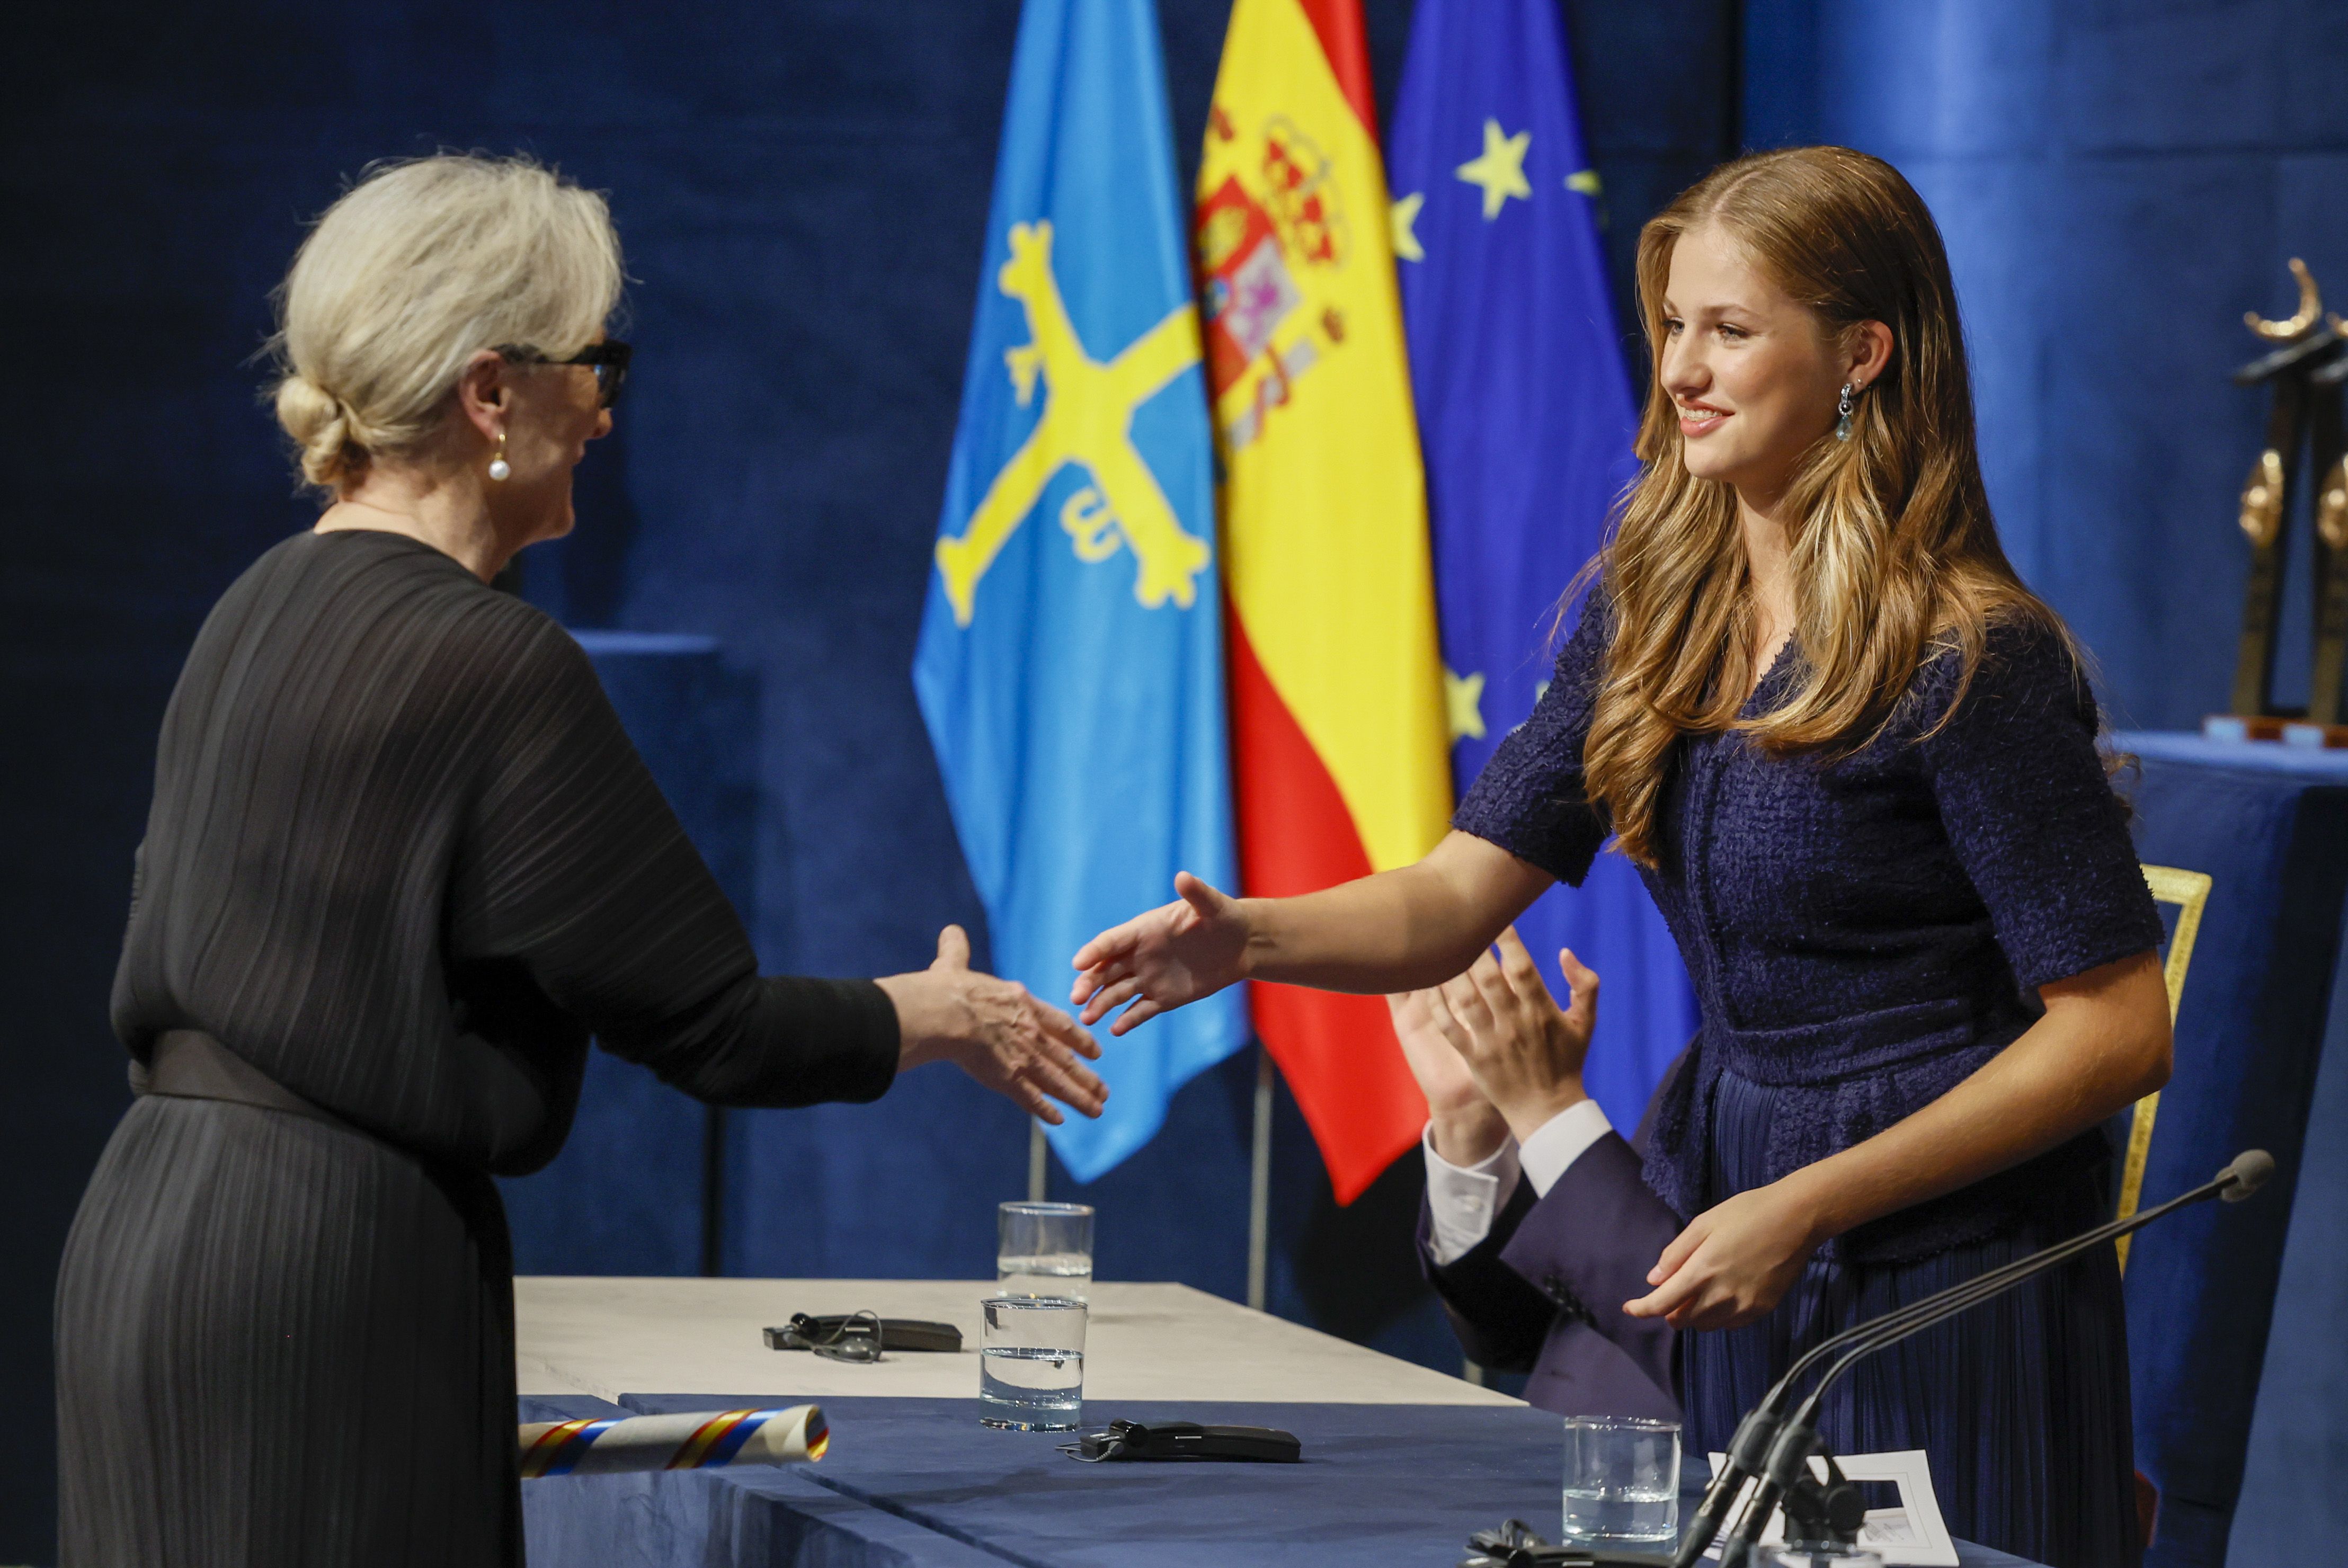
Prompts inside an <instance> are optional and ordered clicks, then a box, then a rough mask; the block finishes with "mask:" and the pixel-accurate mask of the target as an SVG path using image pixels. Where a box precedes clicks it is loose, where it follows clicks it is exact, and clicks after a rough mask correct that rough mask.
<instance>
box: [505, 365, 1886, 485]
mask: <svg viewBox="0 0 2348 1568" xmlns="http://www.w3.org/2000/svg"><path fill="white" fill-rule="evenodd" d="M1858 390H1859V388H1858V387H1856V386H1854V385H1853V384H1851V383H1850V382H1848V381H1846V382H1844V383H1843V384H1842V397H1840V398H1839V399H1838V400H1837V402H1836V403H1835V412H1836V413H1838V414H1839V415H1841V416H1842V418H1838V419H1837V420H1836V421H1835V439H1836V440H1838V441H1848V440H1849V439H1850V416H1851V411H1852V409H1853V408H1854V407H1856V405H1854V404H1853V403H1852V402H1851V397H1852V395H1853V394H1854V393H1856V392H1857V391H1858ZM499 439H501V440H502V439H503V438H502V437H500V438H499ZM489 471H490V472H492V473H495V472H496V471H497V470H496V469H490V470H489Z"/></svg>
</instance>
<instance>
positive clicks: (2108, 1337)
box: [1681, 1072, 2142, 1568]
mask: <svg viewBox="0 0 2348 1568" xmlns="http://www.w3.org/2000/svg"><path fill="white" fill-rule="evenodd" d="M1774 1099H1775V1092H1774V1091H1773V1090H1772V1089H1770V1088H1766V1087H1764V1086H1761V1085H1757V1084H1753V1083H1749V1082H1747V1081H1746V1080H1745V1079H1743V1078H1739V1077H1737V1076H1736V1075H1735V1073H1733V1072H1732V1073H1725V1074H1723V1075H1722V1077H1721V1078H1720V1084H1719V1088H1718V1091H1717V1098H1716V1099H1715V1102H1714V1122H1713V1126H1714V1135H1713V1136H1714V1147H1713V1150H1712V1156H1711V1161H1712V1185H1713V1191H1714V1192H1715V1194H1716V1195H1719V1196H1727V1195H1731V1194H1734V1193H1736V1192H1740V1191H1746V1189H1747V1188H1750V1187H1753V1186H1757V1185H1760V1184H1761V1183H1762V1181H1763V1180H1764V1178H1763V1177H1762V1175H1761V1150H1762V1146H1763V1140H1764V1133H1765V1132H1766V1129H1767V1127H1768V1124H1769V1122H1770V1120H1771V1119H1772V1118H1773V1117H1774V1115H1775V1114H1776V1108H1775V1105H1774ZM2058 1186H2059V1190H2058V1191H2051V1192H2049V1193H2048V1194H2047V1200H2048V1201H2047V1202H2046V1204H2045V1206H2044V1210H2043V1211H2042V1212H2041V1213H2040V1215H2039V1216H2038V1217H2037V1218H2035V1219H2034V1220H2032V1221H2030V1222H2025V1223H2024V1224H2023V1225H2022V1226H2021V1227H2020V1228H2019V1229H2016V1230H2013V1231H2012V1232H2010V1233H2003V1234H2000V1235H1996V1236H1993V1237H1991V1238H1989V1239H1987V1240H1983V1241H1979V1242H1973V1243H1966V1244H1964V1245H1961V1246H1958V1247H1954V1248H1952V1249H1951V1250H1949V1251H1947V1252H1943V1253H1936V1254H1934V1255H1932V1256H1930V1257H1926V1258H1921V1259H1918V1260H1916V1261H1913V1262H1907V1263H1888V1264H1869V1263H1863V1262H1861V1263H1838V1262H1833V1261H1826V1260H1816V1259H1814V1260H1813V1261H1812V1262H1811V1264H1810V1265H1809V1267H1808V1268H1807V1270H1805V1271H1804V1273H1803V1274H1802V1277H1801V1279H1800V1280H1799V1281H1798V1282H1797V1283H1796V1284H1795V1285H1794V1287H1793V1289H1792V1290H1790V1291H1788V1292H1787V1295H1786V1299H1785V1300H1784V1301H1783V1302H1781V1303H1779V1304H1778V1306H1777V1308H1776V1311H1774V1312H1772V1313H1771V1314H1770V1315H1768V1316H1766V1317H1764V1318H1762V1319H1760V1320H1758V1321H1757V1322H1755V1323H1751V1324H1747V1325H1746V1326H1744V1327H1742V1328H1735V1329H1730V1330H1728V1331H1726V1332H1725V1333H1704V1334H1691V1335H1687V1336H1684V1337H1683V1338H1682V1340H1681V1356H1682V1357H1683V1360H1682V1364H1681V1370H1682V1380H1683V1385H1684V1396H1685V1397H1684V1406H1685V1409H1686V1418H1687V1421H1686V1441H1687V1446H1688V1451H1689V1452H1690V1453H1693V1454H1703V1453H1704V1452H1707V1451H1717V1450H1719V1449H1725V1448H1726V1447H1727V1445H1728V1440H1729V1439H1730V1437H1731V1436H1732V1435H1733V1434H1734V1433H1735V1429H1736V1423H1737V1421H1738V1420H1739V1418H1742V1417H1743V1415H1744V1414H1745V1412H1746V1411H1747V1410H1749V1409H1750V1408H1753V1406H1754V1405H1755V1404H1756V1403H1758V1402H1759V1400H1760V1398H1761V1397H1762V1396H1763V1395H1764V1394H1765V1393H1766V1392H1767V1391H1768V1388H1769V1386H1770V1384H1772V1383H1773V1382H1775V1381H1776V1379H1777V1377H1779V1376H1781V1375H1782V1374H1783V1373H1784V1372H1785V1370H1786V1368H1787V1367H1789V1366H1791V1365H1792V1364H1793V1362H1794V1360H1795V1359H1796V1357H1799V1356H1800V1355H1801V1354H1802V1353H1803V1352H1804V1351H1806V1350H1807V1349H1808V1348H1809V1347H1810V1346H1814V1345H1816V1344H1818V1342H1819V1341H1820V1340H1823V1339H1826V1338H1828V1337H1830V1336H1833V1335H1835V1334H1837V1333H1838V1332H1840V1331H1841V1330H1843V1329H1845V1328H1848V1327H1849V1326H1851V1325H1853V1324H1856V1323H1860V1322H1863V1321H1865V1320H1866V1319H1868V1318H1870V1317H1874V1316H1876V1315H1879V1314H1881V1313H1886V1312H1890V1311H1892V1310H1894V1309H1896V1308H1898V1307H1901V1306H1904V1305H1908V1304H1909V1303H1910V1302H1912V1301H1916V1300H1919V1299H1921V1298H1922V1297H1924V1296H1927V1295H1931V1294H1932V1293H1933V1292H1934V1291H1937V1290H1940V1289H1941V1288H1943V1287H1944V1286H1948V1285H1952V1284H1959V1283H1961V1282H1962V1281H1964V1280H1969V1279H1972V1278H1973V1277H1975V1276H1976V1275H1979V1274H1984V1273H1987V1272H1988V1271H1989V1270H1991V1269H1994V1268H1997V1267H1999V1266H2001V1265H2003V1264H2008V1263H2011V1262H2013V1260H2015V1259H2017V1258H2020V1257H2023V1256H2024V1255H2026V1254H2028V1253H2033V1252H2035V1251H2037V1250H2038V1249H2039V1248H2041V1247H2044V1246H2048V1245H2051V1244H2052V1243H2056V1242H2060V1241H2064V1240H2066V1239H2068V1238H2069V1237H2071V1236H2074V1235H2076V1234H2077V1233H2079V1232H2081V1231H2083V1230H2086V1229H2088V1228H2089V1227H2091V1226H2093V1225H2096V1224H2097V1223H2099V1222H2101V1221H2103V1220H2104V1219H2106V1218H2107V1217H2108V1216H2107V1215H2106V1213H2105V1212H2104V1202H2105V1200H2104V1195H2103V1193H2102V1191H2101V1190H2100V1183H2099V1182H2098V1181H2096V1179H2095V1177H2094V1175H2093V1174H2092V1173H2091V1172H2080V1173H2075V1174H2073V1175H2071V1176H2068V1177H2065V1178H2064V1179H2062V1181H2060V1182H2059V1183H2058ZM1819 1430H1820V1433H1821V1435H1822V1436H1823V1437H1824V1438H1825V1439H1826V1441H1827V1443H1828V1446H1830V1447H1831V1448H1832V1449H1834V1450H1835V1451H1836V1452H1838V1453H1880V1452H1885V1451H1889V1450H1895V1449H1923V1450H1924V1451H1925V1452H1926V1453H1927V1454H1929V1455H1930V1456H1931V1470H1932V1483H1933V1488H1934V1490H1935V1491H1936V1492H1937V1493H1938V1494H1939V1500H1940V1504H1941V1513H1942V1515H1943V1516H1944V1517H1945V1518H1946V1519H1947V1521H1948V1523H1949V1529H1950V1531H1951V1532H1952V1533H1953V1534H1955V1535H1957V1536H1958V1537H1960V1538H1961V1539H1964V1540H1969V1541H1974V1542H1980V1543H1981V1544H1982V1545H1984V1546H1992V1547H1995V1548H1997V1549H1998V1550H2000V1551H2002V1552H2011V1553H2015V1554H2017V1555H2019V1556H2023V1557H2027V1558H2031V1559H2033V1560H2034V1561H2036V1562H2039V1563H2049V1564H2052V1565H2053V1568H2136V1565H2137V1563H2139V1561H2140V1560H2141V1557H2142V1552H2141V1550H2140V1548H2139V1545H2138V1540H2137V1516H2136V1491H2135V1460H2134V1442H2133V1439H2132V1437H2131V1433H2130V1427H2129V1415H2128V1370H2127V1325H2126V1323H2125V1321H2124V1319H2123V1315H2122V1310H2121V1301H2120V1275H2119V1264H2118V1260H2117V1258H2116V1254H2115V1253H2114V1250H2113V1249H2112V1248H2109V1247H2098V1248H2096V1249H2094V1250H2093V1251H2092V1252H2091V1253H2087V1254H2086V1255H2085V1256H2083V1257H2080V1258H2077V1259H2075V1260H2073V1261H2072V1262H2071V1263H2069V1264H2065V1265H2064V1266H2063V1267H2061V1268H2058V1269H2055V1270H2054V1271H2052V1272H2051V1273H2048V1274H2042V1275H2040V1276H2039V1277H2038V1278H2036V1279H2034V1280H2033V1281H2031V1282H2029V1283H2028V1284H2024V1285H2023V1286H2022V1287H2021V1288H2019V1289H2017V1290H2014V1291H2012V1292H2009V1293H2008V1294H2006V1295H2003V1296H2000V1297H1998V1298H1996V1299H1995V1300H1993V1301H1990V1302H1986V1303H1984V1304H1982V1305H1979V1306H1976V1307H1974V1308H1972V1310H1971V1311H1969V1312H1966V1313H1963V1314H1962V1315H1958V1316H1957V1317H1954V1318H1952V1319H1951V1320H1949V1321H1948V1322H1946V1323H1943V1324H1941V1325H1940V1326H1937V1327H1934V1328H1931V1329H1927V1330H1925V1331H1924V1332H1923V1333H1921V1334H1919V1335H1917V1336H1914V1337H1912V1338H1910V1339H1908V1340H1905V1341H1903V1342H1902V1343H1900V1344H1899V1345H1895V1346H1891V1347H1890V1348H1889V1349H1887V1350H1884V1351H1881V1352H1879V1353H1878V1354H1877V1355H1875V1356H1873V1357H1869V1358H1868V1359H1866V1360H1864V1361H1861V1362H1859V1364H1858V1365H1857V1366H1855V1367H1852V1369H1851V1370H1850V1372H1849V1373H1848V1374H1847V1375H1846V1376H1845V1377H1844V1378H1843V1379H1842V1380H1841V1381H1840V1382H1838V1384H1836V1385H1835V1387H1834V1388H1833V1389H1832V1390H1831V1391H1830V1392H1829V1393H1828V1396H1827V1398H1826V1401H1825V1403H1824V1405H1823V1406H1822V1408H1821V1411H1820V1420H1819Z"/></svg>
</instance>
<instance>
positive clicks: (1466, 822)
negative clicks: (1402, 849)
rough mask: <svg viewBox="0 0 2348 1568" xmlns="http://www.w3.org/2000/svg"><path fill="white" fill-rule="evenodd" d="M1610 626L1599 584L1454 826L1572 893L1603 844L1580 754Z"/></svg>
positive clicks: (1600, 823)
mask: <svg viewBox="0 0 2348 1568" xmlns="http://www.w3.org/2000/svg"><path fill="white" fill-rule="evenodd" d="M1612 624H1613V614H1612V607H1611V605H1610V603H1609V602H1608V600H1607V598H1606V591H1605V589H1604V587H1603V586H1602V585H1601V587H1599V588H1596V589H1594V590H1592V591H1591V595H1590V598H1589V600H1588V602H1587V603H1584V605H1583V606H1582V611H1581V624H1580V625H1578V626H1576V627H1575V628H1574V630H1573V635H1572V636H1570V637H1569V638H1567V639H1566V644H1565V646H1564V647H1563V648H1562V649H1561V650H1560V652H1559V654H1558V656H1557V667H1556V669H1555V670H1554V671H1552V672H1551V673H1550V682H1549V689H1548V690H1546V691H1544V692H1543V693H1541V696H1540V702H1538V703H1536V704H1535V705H1534V706H1533V711H1532V717H1529V718H1528V719H1526V720H1525V722H1524V723H1522V724H1520V725H1519V726H1518V727H1516V729H1515V730H1514V731H1512V732H1511V733H1510V734H1509V738H1507V739H1505V740H1503V741H1501V742H1500V745H1499V748H1498V750H1496V751H1494V752H1493V753H1492V758H1491V760H1490V761H1488V762H1487V763H1485V764H1484V770H1483V771H1482V772H1481V773H1478V775H1477V776H1476V782H1475V783H1474V784H1472V785H1470V786H1469V787H1468V798H1467V799H1465V800H1462V801H1461V802H1460V803H1459V810H1458V811H1457V813H1456V814H1455V815H1454V816H1453V817H1452V819H1451V825H1452V826H1453V827H1455V828H1457V829H1458V830H1460V831H1461V832H1463V833H1473V834H1475V835H1476V837H1478V838H1479V839H1483V840H1486V841H1489V842H1491V843H1495V844H1498V845H1499V847H1500V848H1502V849H1504V850H1506V851H1509V853H1510V854H1512V855H1514V856H1516V857H1517V858H1518V859H1519V860H1521V861H1529V862H1530V863H1531V864H1533V865H1536V866H1539V867H1540V869H1541V870H1543V871H1545V872H1549V874H1550V875H1551V876H1553V877H1555V878H1557V879H1558V880H1559V881H1560V882H1569V883H1571V884H1572V885H1573V886H1575V887H1579V886H1581V879H1582V878H1583V877H1585V876H1587V875H1588V874H1589V872H1590V862H1591V861H1593V860H1595V859H1596V858H1597V856H1598V851H1599V848H1600V846H1601V845H1602V844H1604V843H1605V841H1606V820H1605V817H1604V816H1603V814H1602V813H1601V811H1600V810H1599V809H1598V808H1597V807H1596V806H1594V805H1592V804H1591V799H1590V797H1589V794H1588V792H1587V791H1586V790H1585V789H1583V787H1582V772H1581V748H1582V746H1583V743H1584V742H1586V741H1587V740H1588V739H1589V738H1590V715H1591V707H1592V706H1593V705H1594V704H1595V702H1596V701H1597V698H1598V683H1599V680H1600V678H1601V676H1602V675H1603V674H1604V671H1605V666H1606V644H1607V638H1608V634H1609V631H1610V628H1611V627H1612Z"/></svg>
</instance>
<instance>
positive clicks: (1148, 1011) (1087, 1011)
mask: <svg viewBox="0 0 2348 1568" xmlns="http://www.w3.org/2000/svg"><path fill="white" fill-rule="evenodd" d="M1174 891H1175V892H1178V893H1179V894H1181V897H1179V898H1178V899H1176V900H1175V901H1174V902H1173V903H1169V904H1161V905H1160V906H1159V907H1158V908H1156V909H1153V910H1151V911H1149V912H1148V913H1147V914H1139V915H1136V916H1135V917H1134V918H1133V919H1131V920H1128V921H1127V922H1126V923H1124V924H1123V925H1117V926H1112V927H1110V928H1109V929H1108V930H1107V931H1104V932H1102V933H1101V934H1099V935H1098V936H1096V937H1094V938H1093V939H1092V940H1091V941H1090V942H1087V943H1086V944H1084V946H1082V947H1080V948H1078V949H1077V950H1076V968H1077V970H1078V971H1079V973H1078V974H1077V975H1076V985H1074V986H1073V987H1072V988H1071V989H1070V990H1069V992H1068V1001H1069V1003H1070V1005H1072V1006H1077V1005H1080V1006H1083V1008H1084V1014H1083V1018H1084V1021H1085V1022H1086V1023H1087V1024H1097V1023H1099V1022H1100V1021H1101V1019H1103V1018H1104V1017H1107V1016H1108V1015H1109V1014H1110V1013H1111V1012H1112V1011H1114V1010H1115V1009H1117V1007H1120V1006H1124V1005H1125V1004H1126V1003H1127V1002H1132V1003H1133V1006H1130V1007H1127V1008H1126V1009H1125V1011H1124V1012H1123V1013H1120V1014H1118V1015H1117V1019H1116V1021H1115V1022H1113V1023H1111V1024H1110V1025H1109V1026H1108V1032H1109V1033H1110V1034H1112V1035H1122V1034H1124V1033H1125V1032H1126V1031H1127V1030H1128V1029H1131V1028H1132V1027H1133V1026H1135V1025H1137V1024H1139V1023H1142V1022H1144V1021H1146V1020H1148V1019H1150V1018H1154V1017H1156V1016H1158V1015H1159V1014H1160V1013H1170V1012H1172V1011H1173V1010H1174V1009H1175V1008H1177V1007H1179V1006H1182V1005H1183V1004H1184V1003H1185V1002H1195V1001H1197V1000H1198V999H1199V998H1200V997H1201V996H1210V995H1214V994H1215V993H1216V992H1218V991H1220V990H1221V989H1222V988H1223V987H1224V986H1226V985H1231V983H1232V982H1233V981H1236V980H1241V979H1244V978H1246V974H1247V970H1246V960H1247V944H1248V924H1247V917H1246V915H1245V914H1244V913H1241V908H1240V901H1239V900H1237V899H1235V898H1231V897H1229V896H1227V895H1225V894H1223V893H1220V892H1216V891H1215V890H1214V889H1213V888H1211V887H1210V886H1208V885H1207V884H1206V883H1205V882H1200V880H1199V879H1198V878H1197V877H1194V876H1192V875H1191V874H1190V873H1189V872H1179V873H1177V875H1176V876H1175V878H1174Z"/></svg>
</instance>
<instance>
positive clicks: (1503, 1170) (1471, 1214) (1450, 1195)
mask: <svg viewBox="0 0 2348 1568" xmlns="http://www.w3.org/2000/svg"><path fill="white" fill-rule="evenodd" d="M1419 1144H1420V1147H1422V1148H1423V1149H1425V1150H1426V1210H1427V1214H1428V1216H1429V1219H1430V1223H1429V1226H1428V1229H1429V1232H1430V1234H1429V1235H1428V1237H1427V1250H1428V1252H1430V1253H1433V1254H1434V1258H1435V1263H1436V1266H1437V1267H1438V1268H1440V1267H1441V1266H1442V1265H1444V1264H1448V1263H1455V1262H1457V1260H1458V1259H1460V1258H1462V1257H1464V1256H1466V1255H1467V1254H1468V1253H1470V1252H1472V1251H1474V1250H1475V1247H1476V1244H1477V1243H1478V1242H1481V1241H1482V1240H1483V1239H1484V1238H1485V1237H1486V1236H1488V1235H1490V1234H1491V1233H1492V1219H1493V1216H1495V1215H1497V1214H1498V1213H1499V1212H1500V1210H1501V1208H1502V1207H1503V1206H1505V1205H1506V1204H1507V1202H1508V1201H1509V1194H1511V1193H1513V1192H1514V1191H1516V1190H1517V1178H1518V1176H1519V1167H1518V1164H1517V1140H1515V1139H1513V1138H1509V1139H1504V1140H1501V1143H1500V1147H1499V1148H1498V1149H1496V1150H1492V1152H1491V1153H1490V1154H1488V1155H1487V1156H1486V1157H1485V1158H1484V1159H1483V1160H1481V1161H1478V1162H1477V1163H1476V1164H1473V1165H1454V1164H1453V1163H1451V1161H1448V1160H1446V1159H1445V1158H1443V1156H1442V1155H1440V1154H1437V1152H1436V1151H1435V1124H1434V1123H1433V1122H1431V1121H1430V1122H1428V1123H1427V1124H1426V1131H1424V1132H1422V1133H1421V1134H1419Z"/></svg>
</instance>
